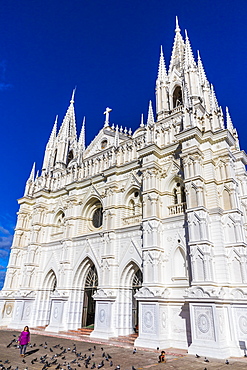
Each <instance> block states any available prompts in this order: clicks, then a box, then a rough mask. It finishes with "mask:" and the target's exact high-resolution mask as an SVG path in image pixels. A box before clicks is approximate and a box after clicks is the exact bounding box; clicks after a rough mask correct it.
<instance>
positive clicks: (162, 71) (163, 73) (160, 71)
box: [158, 46, 167, 81]
mask: <svg viewBox="0 0 247 370" xmlns="http://www.w3.org/2000/svg"><path fill="white" fill-rule="evenodd" d="M166 77H167V73H166V65H165V59H164V54H163V49H162V46H161V47H160V61H159V69H158V80H159V81H165V79H166Z"/></svg>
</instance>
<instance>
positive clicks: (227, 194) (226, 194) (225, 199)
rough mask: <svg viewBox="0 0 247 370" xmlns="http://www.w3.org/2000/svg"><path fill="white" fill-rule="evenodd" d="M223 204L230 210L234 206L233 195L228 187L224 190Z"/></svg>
mask: <svg viewBox="0 0 247 370" xmlns="http://www.w3.org/2000/svg"><path fill="white" fill-rule="evenodd" d="M223 206H224V209H225V210H229V209H231V208H232V205H231V195H230V192H229V191H228V190H227V189H224V190H223Z"/></svg>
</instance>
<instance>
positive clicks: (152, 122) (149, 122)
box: [147, 100, 154, 125]
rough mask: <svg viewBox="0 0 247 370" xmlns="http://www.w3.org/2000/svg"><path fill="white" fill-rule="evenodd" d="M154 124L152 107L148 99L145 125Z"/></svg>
mask: <svg viewBox="0 0 247 370" xmlns="http://www.w3.org/2000/svg"><path fill="white" fill-rule="evenodd" d="M152 124H154V113H153V107H152V101H151V100H150V101H149V107H148V119H147V125H152Z"/></svg>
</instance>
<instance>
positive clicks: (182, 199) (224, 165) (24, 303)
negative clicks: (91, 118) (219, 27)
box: [0, 22, 247, 358]
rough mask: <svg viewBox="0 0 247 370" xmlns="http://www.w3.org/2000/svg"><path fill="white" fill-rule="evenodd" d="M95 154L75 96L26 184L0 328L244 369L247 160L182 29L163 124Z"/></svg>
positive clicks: (160, 87) (113, 139) (163, 94)
mask: <svg viewBox="0 0 247 370" xmlns="http://www.w3.org/2000/svg"><path fill="white" fill-rule="evenodd" d="M110 111H111V109H110V108H106V111H105V112H104V113H105V123H104V126H103V127H102V129H101V130H100V131H99V133H98V134H97V136H96V137H95V138H94V140H93V141H92V142H91V143H90V145H89V146H87V147H86V146H85V122H84V123H83V125H82V129H81V132H80V135H79V137H78V136H77V132H76V122H75V112H74V92H73V95H72V99H71V102H70V105H69V107H68V110H67V112H66V114H65V117H64V119H63V121H62V123H61V126H60V127H59V130H57V121H56V122H55V124H54V127H53V129H52V132H51V135H50V138H49V140H48V143H47V146H46V150H45V155H44V161H43V167H42V171H41V173H40V174H38V173H37V174H35V167H33V169H32V171H31V174H30V177H29V179H28V180H27V183H26V187H25V193H24V196H23V197H22V198H21V199H19V205H20V209H19V212H18V219H17V224H16V229H15V235H14V239H13V245H12V248H11V255H10V260H9V264H8V269H7V274H6V279H5V284H4V287H3V289H2V291H1V292H0V307H1V311H0V312H1V316H0V325H2V326H8V327H9V328H22V327H23V326H24V325H29V326H31V327H45V330H47V331H54V332H58V331H67V330H75V329H78V328H81V327H89V328H91V329H93V330H92V332H91V337H92V338H106V339H107V338H111V337H117V336H124V335H129V334H131V333H133V331H136V332H137V333H138V336H137V338H136V340H135V345H136V346H144V347H151V348H156V347H160V348H167V347H176V348H188V351H189V353H194V354H195V353H201V354H204V355H205V356H215V357H219V358H220V357H228V356H230V355H234V356H241V355H243V354H244V352H245V350H246V340H247V243H246V241H247V239H246V238H247V175H246V169H245V165H246V163H247V156H246V154H245V152H244V151H242V150H240V147H239V140H238V135H237V131H236V129H235V128H234V126H233V123H232V120H231V117H230V114H229V111H228V109H226V113H225V114H224V113H223V111H222V109H221V107H220V106H219V105H218V102H217V99H216V95H215V92H214V88H213V86H212V85H211V84H210V83H209V81H208V79H207V76H206V74H205V71H204V67H203V64H202V60H201V58H200V55H199V54H198V58H197V61H196V60H195V58H194V55H193V52H192V49H191V45H190V41H189V38H188V35H187V34H185V37H183V36H182V35H181V32H180V28H179V25H178V22H176V30H175V38H174V44H173V48H172V55H171V60H170V65H169V68H166V66H165V60H164V56H163V52H162V50H161V54H160V61H159V68H158V77H157V80H156V115H154V113H153V108H152V104H151V102H150V104H149V108H148V118H147V122H145V123H144V122H143V119H142V120H141V124H140V126H139V128H138V129H137V130H135V131H134V132H132V131H131V129H126V128H123V127H118V126H117V125H115V126H114V125H111V124H110Z"/></svg>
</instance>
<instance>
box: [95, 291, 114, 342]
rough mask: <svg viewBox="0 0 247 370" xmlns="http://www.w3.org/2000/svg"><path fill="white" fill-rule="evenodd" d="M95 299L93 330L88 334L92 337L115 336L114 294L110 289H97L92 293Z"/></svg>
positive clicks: (104, 337) (105, 337) (107, 337)
mask: <svg viewBox="0 0 247 370" xmlns="http://www.w3.org/2000/svg"><path fill="white" fill-rule="evenodd" d="M93 299H94V300H95V301H96V310H95V321H94V330H93V331H92V333H91V334H90V337H93V338H103V339H109V338H111V337H115V336H117V333H116V329H115V326H114V323H115V320H114V305H115V301H116V296H115V295H113V293H112V291H109V292H108V291H107V292H106V291H104V290H103V289H99V290H97V292H96V293H95V294H94V295H93Z"/></svg>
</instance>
